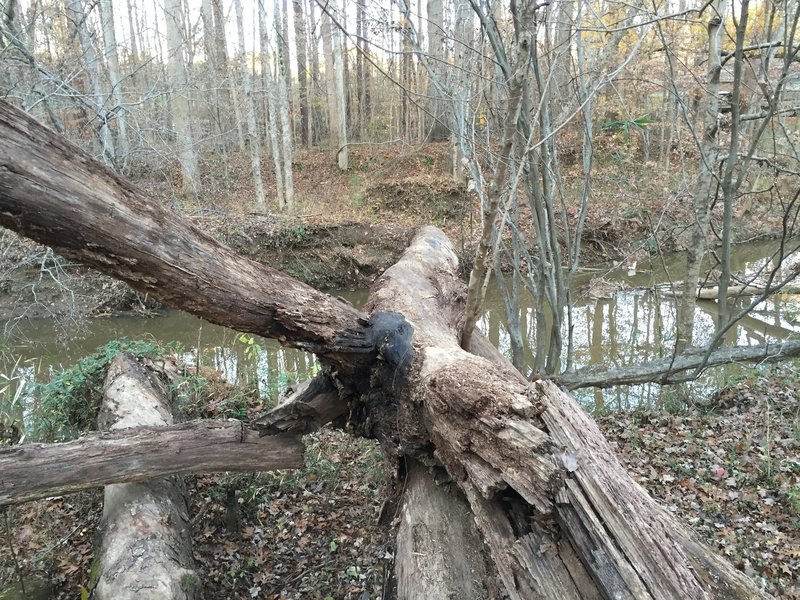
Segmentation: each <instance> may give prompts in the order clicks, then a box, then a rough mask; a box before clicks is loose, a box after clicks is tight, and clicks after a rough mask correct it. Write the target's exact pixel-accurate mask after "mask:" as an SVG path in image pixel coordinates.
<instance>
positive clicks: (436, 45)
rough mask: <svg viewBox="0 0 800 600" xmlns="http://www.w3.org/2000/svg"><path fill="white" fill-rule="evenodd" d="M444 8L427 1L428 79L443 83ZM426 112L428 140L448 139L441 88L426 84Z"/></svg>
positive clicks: (433, 1) (440, 0)
mask: <svg viewBox="0 0 800 600" xmlns="http://www.w3.org/2000/svg"><path fill="white" fill-rule="evenodd" d="M446 39H447V34H446V32H445V29H444V7H443V2H442V0H428V56H429V57H430V59H429V61H430V66H431V71H432V73H429V74H428V78H429V79H430V78H431V77H436V78H438V79H440V80H441V81H442V82H444V75H445V69H444V65H445V63H446V61H445V40H446ZM427 89H428V103H427V104H428V111H429V112H430V114H431V116H430V125H429V130H430V134H429V135H428V138H429V139H430V140H431V141H434V142H437V141H441V140H446V139H447V138H448V127H447V112H448V111H447V101H446V99H445V98H442V92H441V90H442V87H441V86H436V85H431V83H430V81H429V83H428V87H427Z"/></svg>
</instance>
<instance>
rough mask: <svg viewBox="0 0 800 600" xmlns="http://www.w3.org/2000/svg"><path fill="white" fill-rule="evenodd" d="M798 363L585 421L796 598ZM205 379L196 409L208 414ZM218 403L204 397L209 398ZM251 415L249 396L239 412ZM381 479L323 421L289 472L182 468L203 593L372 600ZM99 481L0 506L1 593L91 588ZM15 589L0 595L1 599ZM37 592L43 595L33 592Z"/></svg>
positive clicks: (380, 469) (738, 560)
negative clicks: (699, 397) (681, 403)
mask: <svg viewBox="0 0 800 600" xmlns="http://www.w3.org/2000/svg"><path fill="white" fill-rule="evenodd" d="M798 366H800V362H795V363H794V364H791V363H787V364H785V365H783V366H782V367H775V368H772V369H770V370H768V371H756V370H753V371H751V373H750V374H749V375H748V376H747V377H745V378H743V379H742V380H740V381H738V382H735V383H732V384H731V385H730V386H729V387H727V388H725V389H724V390H721V391H719V392H718V393H717V394H716V395H715V397H714V398H713V399H712V400H711V401H710V402H708V403H707V404H704V405H702V406H697V407H694V408H691V409H688V410H683V411H679V412H672V413H668V412H654V411H635V412H614V413H606V414H603V415H599V416H598V423H599V424H600V427H601V429H602V431H603V432H604V434H605V435H606V436H607V437H608V438H609V440H610V441H611V442H612V444H613V445H614V446H615V447H616V450H617V452H618V455H619V457H620V459H621V460H622V462H623V464H624V465H625V466H626V467H627V469H628V470H629V471H630V472H631V473H632V475H633V477H634V479H636V480H637V481H638V482H639V483H640V484H641V485H642V486H644V487H645V488H646V489H647V490H648V491H649V492H650V493H651V494H652V495H653V496H654V497H655V498H657V499H659V500H660V501H661V502H662V503H663V504H664V505H665V506H667V508H668V509H669V510H671V511H673V512H675V513H676V514H678V515H679V516H680V517H681V518H682V519H684V521H685V522H687V523H688V524H689V525H690V526H691V527H692V529H693V530H694V531H695V532H696V533H697V535H698V536H699V537H700V538H701V539H702V540H703V541H705V542H706V543H708V544H709V545H710V546H711V547H712V548H714V549H716V550H717V551H718V552H719V553H720V554H721V555H723V556H725V557H726V558H727V559H728V560H730V561H731V563H732V564H734V565H735V566H736V567H737V568H738V569H741V570H742V571H744V572H745V573H747V574H748V575H749V576H751V577H753V579H754V580H755V581H756V582H757V583H758V584H759V585H760V586H762V587H763V588H764V589H765V590H766V591H767V592H769V593H770V594H773V595H775V596H776V597H779V598H787V599H790V598H791V599H795V598H800V487H798V485H797V481H798V473H800V461H799V460H798V456H800V409H798V403H797V391H796V390H798V389H800V371H798V369H797V367H798ZM226 385H227V384H223V383H219V387H218V388H217V390H216V391H215V393H214V394H213V395H212V398H211V400H210V401H209V402H208V403H207V404H206V405H205V407H204V409H203V416H213V415H214V414H215V411H216V410H217V407H218V404H217V403H218V402H220V401H222V400H223V399H224V398H225V396H226V393H225V389H224V388H225V386H226ZM214 398H216V400H215V399H214ZM261 410H263V406H261V405H260V403H259V402H258V401H257V400H255V399H252V400H251V402H250V403H249V404H248V413H249V414H250V415H252V416H255V415H257V414H258V413H259V411H261ZM391 483H392V477H391V473H390V472H389V471H387V469H386V466H385V465H384V463H383V461H382V458H381V453H380V450H379V449H378V448H377V446H376V445H375V444H374V443H372V442H369V441H367V440H357V439H354V438H352V437H350V436H348V435H347V434H344V433H342V432H338V431H333V430H329V429H323V430H322V431H320V432H317V433H316V434H313V435H310V436H307V438H306V467H305V468H304V469H302V470H300V471H297V472H289V471H287V472H272V473H261V474H248V475H242V474H218V475H206V476H199V477H189V478H187V487H188V491H189V500H190V516H191V525H192V536H193V540H194V558H195V560H196V564H197V567H198V571H199V574H200V577H201V579H202V581H203V582H204V586H205V594H206V596H205V597H206V598H209V599H243V600H244V599H249V598H264V599H270V600H273V599H274V600H277V599H293V600H294V599H297V600H304V599H318V600H325V599H328V598H333V599H336V600H339V599H347V600H367V599H372V600H376V599H378V598H383V597H385V596H384V585H385V584H386V575H387V573H390V572H391V569H392V553H393V538H392V529H391V523H392V521H393V519H394V515H385V514H384V515H382V510H383V508H384V507H383V501H384V499H385V498H386V496H387V491H388V486H389V485H391ZM101 515H102V494H101V492H100V491H99V490H97V491H93V492H87V493H81V494H76V495H73V496H64V497H58V498H52V499H48V500H42V501H38V502H30V503H28V504H24V505H22V506H18V507H14V508H11V509H10V510H9V511H8V513H7V516H6V519H7V520H6V522H5V529H4V532H3V534H2V536H0V537H2V538H3V539H2V548H3V549H2V550H0V590H2V586H3V584H11V583H12V582H13V581H14V579H15V577H16V573H17V571H16V568H15V563H14V560H12V554H11V553H10V552H9V548H13V550H14V556H16V560H17V562H18V563H19V565H20V566H21V570H22V572H23V573H24V574H25V576H26V577H27V578H28V579H27V581H28V582H29V585H33V582H34V581H47V582H50V584H51V585H52V593H51V596H49V597H51V598H58V599H67V598H76V597H79V596H80V594H81V590H82V589H86V590H87V591H88V590H89V589H90V582H89V574H90V573H91V571H92V569H91V565H92V560H93V557H94V550H93V548H94V543H95V542H96V541H97V540H96V537H97V528H98V524H99V522H100V518H101ZM18 597H19V596H12V595H9V596H4V595H3V593H2V592H0V599H2V600H9V599H10V598H18ZM43 597H45V598H46V597H47V596H43Z"/></svg>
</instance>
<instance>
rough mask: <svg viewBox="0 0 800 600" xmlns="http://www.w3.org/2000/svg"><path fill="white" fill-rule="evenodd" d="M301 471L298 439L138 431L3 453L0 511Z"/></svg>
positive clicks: (221, 428) (226, 426)
mask: <svg viewBox="0 0 800 600" xmlns="http://www.w3.org/2000/svg"><path fill="white" fill-rule="evenodd" d="M301 466H303V444H302V443H301V442H300V438H299V437H298V436H296V435H293V434H279V435H272V436H267V437H261V436H260V435H259V432H258V431H255V430H253V429H250V428H248V427H246V426H245V425H244V423H242V422H241V421H236V420H233V419H231V420H227V421H216V420H203V421H189V422H187V423H181V424H180V425H171V426H169V427H136V428H131V429H123V430H118V431H114V432H106V433H98V434H93V435H90V436H86V437H83V438H81V439H78V440H75V441H73V442H67V443H64V444H23V445H21V446H13V447H11V448H4V449H0V506H4V505H6V504H18V503H20V502H28V501H30V500H36V499H37V498H45V497H47V496H55V495H60V494H69V493H73V492H78V491H80V490H85V489H88V488H92V487H97V486H101V485H107V484H109V483H123V482H124V483H132V482H136V481H147V480H150V479H156V478H158V477H165V476H167V475H175V474H179V473H209V472H215V471H269V470H272V469H295V468H298V467H301Z"/></svg>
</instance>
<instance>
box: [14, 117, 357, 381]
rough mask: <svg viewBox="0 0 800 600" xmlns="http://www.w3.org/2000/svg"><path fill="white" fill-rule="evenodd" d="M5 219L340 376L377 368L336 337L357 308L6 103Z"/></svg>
mask: <svg viewBox="0 0 800 600" xmlns="http://www.w3.org/2000/svg"><path fill="white" fill-rule="evenodd" d="M0 165H2V168H0V225H2V226H4V227H7V228H9V229H13V230H14V231H17V232H19V233H21V234H22V235H25V236H27V237H30V238H32V239H34V240H36V241H38V242H40V243H43V244H47V245H49V246H52V247H53V248H54V249H55V250H56V251H57V252H58V253H60V254H62V255H64V256H66V257H69V258H72V259H74V260H77V261H80V262H82V263H83V264H86V265H89V266H91V267H94V268H96V269H97V270H99V271H102V272H103V273H106V274H108V275H111V276H112V277H116V278H118V279H122V280H124V281H126V282H127V283H128V284H130V285H131V287H133V288H134V289H136V290H138V291H140V292H143V293H146V294H150V295H152V296H154V297H156V298H158V299H159V300H161V301H162V302H164V303H165V304H168V305H170V306H175V307H177V308H181V309H183V310H186V311H188V312H191V313H193V314H195V315H198V316H200V317H202V318H204V319H206V320H208V321H210V322H212V323H217V324H220V325H225V326H228V327H232V328H234V329H236V330H238V331H244V332H248V333H255V334H258V335H263V336H265V337H270V338H275V339H277V340H279V341H280V342H281V343H283V344H286V345H289V346H293V347H296V348H301V349H304V350H308V351H311V352H315V353H317V354H318V355H319V356H320V358H321V359H322V360H323V361H324V362H327V363H328V364H332V365H334V366H336V367H337V368H338V369H339V371H340V372H343V373H351V372H354V371H356V370H357V367H358V366H359V365H362V366H363V365H364V364H369V362H370V361H371V358H372V357H370V356H369V355H368V354H367V353H363V352H359V353H354V352H351V351H350V350H349V349H347V348H343V347H342V346H341V345H340V344H339V343H338V340H337V338H338V336H339V333H340V332H342V331H347V330H355V331H358V330H360V329H361V328H362V323H363V321H360V318H364V315H363V314H362V313H360V312H359V311H357V310H356V309H355V308H353V307H352V306H350V305H348V304H346V303H345V302H342V301H340V300H337V299H335V298H332V297H331V296H328V295H327V294H323V293H321V292H318V291H317V290H315V289H313V288H311V287H309V286H307V285H305V284H302V283H300V282H299V281H296V280H295V279H293V278H291V277H289V276H288V275H285V274H283V273H281V272H280V271H277V270H275V269H271V268H269V267H266V266H264V265H260V264H258V263H256V262H253V261H250V260H248V259H246V258H244V257H241V256H238V255H237V254H235V253H234V252H233V251H232V250H230V249H228V248H226V247H225V246H223V245H222V244H220V243H219V242H217V241H216V240H214V239H213V238H211V237H210V236H208V235H206V234H204V233H202V232H201V231H199V230H198V229H196V228H195V227H194V226H193V225H192V224H191V223H189V221H187V220H186V219H184V218H182V217H181V216H180V215H178V214H176V213H174V212H172V211H170V210H168V209H167V208H165V207H164V206H163V205H161V204H159V203H156V202H155V201H153V200H151V199H149V198H147V197H145V195H144V194H143V193H141V192H140V191H139V190H138V189H136V188H135V187H134V186H132V185H131V184H129V183H127V182H126V181H124V180H123V179H121V178H120V177H118V176H117V175H116V174H115V173H114V172H113V171H112V170H110V169H108V168H106V167H103V166H102V165H99V164H98V163H96V162H95V161H93V160H92V159H91V158H90V157H89V156H88V155H87V154H85V153H84V152H83V151H81V150H80V149H78V148H77V147H75V146H73V145H72V144H70V143H69V142H67V141H66V140H64V138H62V137H61V136H59V135H56V134H54V133H53V132H51V131H49V130H48V129H46V128H45V127H44V126H42V125H40V124H39V123H38V122H36V121H35V120H34V119H33V118H32V117H30V116H28V115H26V114H25V113H23V112H22V111H20V110H18V109H16V108H14V107H12V106H10V105H9V104H7V103H5V102H0Z"/></svg>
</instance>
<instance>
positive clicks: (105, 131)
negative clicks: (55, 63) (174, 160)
mask: <svg viewBox="0 0 800 600" xmlns="http://www.w3.org/2000/svg"><path fill="white" fill-rule="evenodd" d="M67 14H68V15H69V16H70V19H71V20H72V23H73V25H74V26H75V30H76V31H77V33H78V40H79V42H80V47H81V54H82V58H83V68H84V70H85V72H86V74H87V76H88V78H89V85H90V88H91V94H90V96H89V98H90V103H91V106H92V107H93V109H94V111H95V115H96V119H97V125H96V128H97V135H98V139H99V142H100V155H101V156H102V157H103V159H104V160H106V161H108V162H109V163H112V164H115V163H116V156H115V148H114V140H113V138H112V136H111V128H110V127H109V114H108V111H107V110H106V108H105V98H106V95H105V94H104V93H103V89H102V84H101V71H100V62H99V61H98V60H97V53H96V52H95V49H94V45H93V44H92V34H91V32H90V31H89V23H88V19H87V14H86V11H85V10H84V6H83V0H70V2H69V4H68V5H67Z"/></svg>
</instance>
